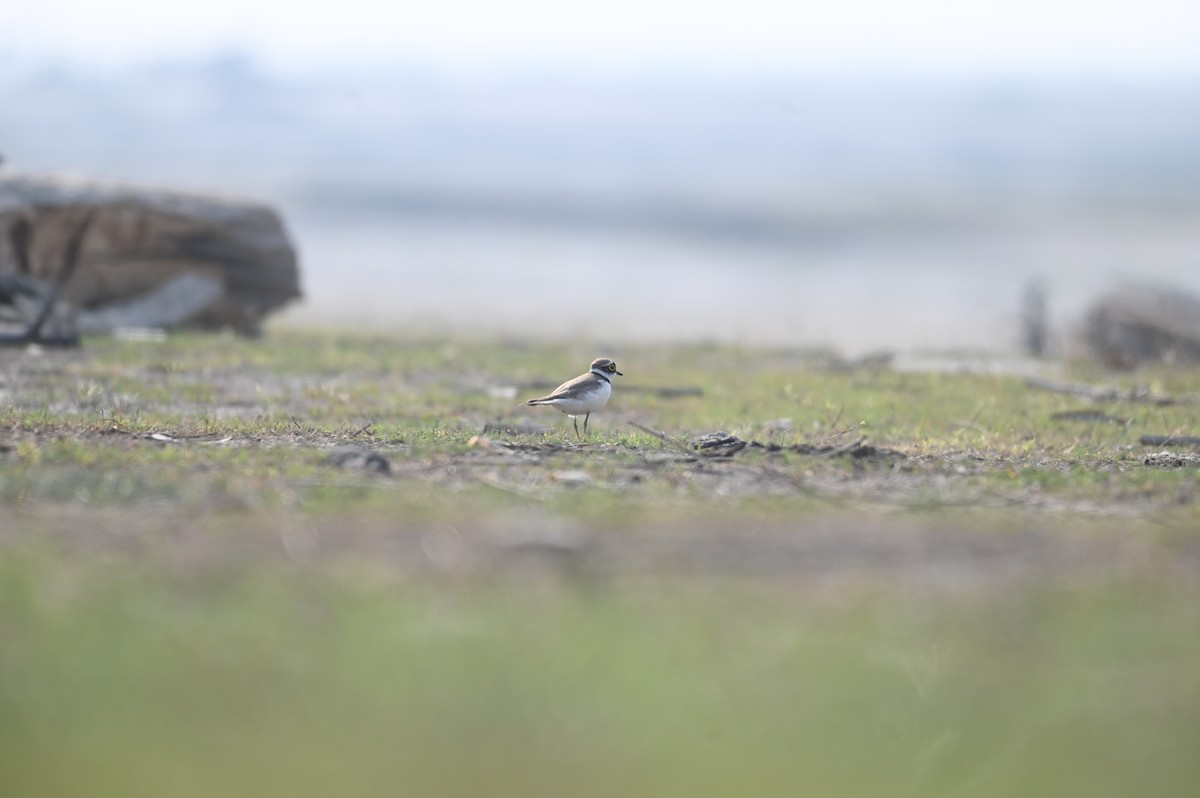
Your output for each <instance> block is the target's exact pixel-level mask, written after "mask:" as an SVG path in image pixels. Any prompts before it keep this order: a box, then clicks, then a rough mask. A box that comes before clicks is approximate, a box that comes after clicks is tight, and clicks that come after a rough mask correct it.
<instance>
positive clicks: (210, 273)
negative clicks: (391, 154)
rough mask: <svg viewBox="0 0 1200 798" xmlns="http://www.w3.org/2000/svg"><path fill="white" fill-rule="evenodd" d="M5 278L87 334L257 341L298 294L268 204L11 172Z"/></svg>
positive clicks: (4, 191) (2, 228) (1, 184)
mask: <svg viewBox="0 0 1200 798" xmlns="http://www.w3.org/2000/svg"><path fill="white" fill-rule="evenodd" d="M84 220H86V222H87V223H86V226H85V227H83V228H81V225H83V221H84ZM81 229H84V234H83V236H82V240H75V238H77V237H78V234H79V231H80V230H81ZM72 247H74V248H75V249H74V251H72ZM5 277H7V278H8V284H10V285H16V284H25V285H32V286H41V287H42V288H41V294H42V295H43V296H54V297H55V299H56V300H57V301H58V303H59V304H60V305H64V306H66V308H67V310H66V311H65V313H66V315H68V316H69V317H70V320H71V322H72V325H73V326H74V327H75V328H77V329H78V330H80V331H82V332H107V331H111V330H113V329H115V328H119V327H162V328H181V327H191V328H200V329H226V328H228V329H233V330H236V331H238V332H241V333H245V334H254V333H257V332H258V330H259V329H260V325H261V323H262V320H263V318H264V317H265V316H266V315H267V314H268V313H270V312H272V311H274V310H277V309H278V308H280V307H282V306H283V305H284V304H286V303H288V302H290V301H292V300H294V299H297V298H298V297H299V296H300V281H299V271H298V267H297V262H296V252H295V249H294V248H293V246H292V244H291V241H290V240H289V238H288V235H287V232H286V230H285V229H284V226H283V223H282V221H281V219H280V217H279V215H278V214H277V213H275V211H273V210H272V209H271V208H270V207H268V206H266V205H263V204H260V203H255V202H248V201H245V200H239V199H230V198H224V197H215V196H208V195H201V194H190V193H183V192H177V191H166V190H160V189H149V188H143V187H137V186H130V185H126V184H121V183H107V182H99V181H93V180H84V179H79V178H71V177H62V176H31V175H20V174H16V173H11V172H0V284H2V283H3V282H4V280H3V279H2V278H5ZM58 312H59V313H63V312H64V311H63V310H62V309H61V308H60V310H59V311H58ZM26 315H29V314H28V312H27V313H26Z"/></svg>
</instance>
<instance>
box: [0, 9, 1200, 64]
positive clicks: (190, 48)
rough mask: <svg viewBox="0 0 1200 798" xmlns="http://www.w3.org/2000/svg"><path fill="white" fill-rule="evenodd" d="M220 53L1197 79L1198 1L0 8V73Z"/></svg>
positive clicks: (289, 60) (357, 60) (294, 60)
mask: <svg viewBox="0 0 1200 798" xmlns="http://www.w3.org/2000/svg"><path fill="white" fill-rule="evenodd" d="M233 51H237V52H242V53H245V54H248V55H251V56H254V57H257V58H261V59H262V60H263V61H264V62H266V63H268V64H270V65H273V66H277V67H283V68H287V69H306V68H318V69H319V68H323V67H327V66H330V65H334V64H339V63H341V64H346V65H348V66H376V65H385V64H387V63H389V62H396V63H404V64H425V65H428V66H431V67H435V68H446V69H479V68H484V69H488V68H495V67H529V66H533V67H551V68H563V69H577V70H584V71H599V72H609V71H615V72H639V71H645V70H648V69H655V68H663V69H682V70H716V71H725V70H734V71H739V70H740V71H755V72H764V71H765V72H784V73H787V72H796V71H811V70H850V71H890V70H901V71H914V72H930V71H933V72H937V71H946V70H950V71H966V72H984V73H997V72H998V73H1005V72H1018V73H1030V72H1033V73H1040V72H1084V73H1094V72H1100V73H1109V74H1133V75H1141V74H1151V75H1153V74H1160V75H1161V74H1167V75H1170V74H1180V73H1184V74H1189V73H1190V74H1192V75H1200V1H1198V0H1001V1H1000V2H988V3H981V2H970V0H818V1H814V2H803V0H793V1H792V2H779V1H778V0H738V1H737V2H723V3H713V2H703V1H702V0H657V1H656V0H604V1H603V2H595V3H587V4H583V3H572V2H569V0H496V2H481V1H480V0H419V1H417V2H411V1H408V2H406V1H405V0H399V1H398V2H387V0H382V2H381V0H338V1H337V2H331V3H322V4H320V5H311V4H305V3H302V2H299V3H298V2H296V0H201V2H196V3H187V4H179V3H171V2H163V1H162V0H151V1H150V2H147V0H102V2H97V0H16V2H15V3H14V2H13V0H8V1H7V2H5V3H4V4H3V7H2V8H0V66H3V64H4V63H5V62H8V63H13V62H14V61H15V62H18V63H21V62H45V61H69V62H74V63H76V64H80V65H85V66H88V65H96V66H109V65H121V64H126V63H143V62H147V61H155V60H162V59H169V58H190V57H197V56H199V57H203V56H205V55H208V54H212V53H221V52H225V53H228V52H233Z"/></svg>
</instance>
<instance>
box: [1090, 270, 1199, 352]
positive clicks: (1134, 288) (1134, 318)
mask: <svg viewBox="0 0 1200 798" xmlns="http://www.w3.org/2000/svg"><path fill="white" fill-rule="evenodd" d="M1084 336H1085V340H1086V342H1087V345H1088V348H1089V349H1091V351H1092V353H1093V354H1095V355H1096V357H1097V358H1099V359H1100V360H1101V361H1102V362H1104V363H1105V364H1106V365H1109V366H1113V367H1116V368H1132V367H1133V366H1136V365H1138V364H1139V363H1150V362H1165V363H1180V364H1182V363H1200V298H1198V297H1195V296H1191V295H1189V294H1187V293H1185V292H1182V291H1178V290H1173V289H1167V288H1159V287H1154V286H1145V285H1124V286H1120V287H1118V288H1116V289H1115V290H1113V291H1111V292H1109V293H1107V294H1105V295H1104V296H1102V297H1100V299H1099V300H1097V301H1096V303H1095V304H1094V305H1093V306H1092V309H1091V310H1090V312H1089V313H1088V315H1087V320H1086V322H1085V328H1084Z"/></svg>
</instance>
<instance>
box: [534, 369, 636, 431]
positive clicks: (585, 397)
mask: <svg viewBox="0 0 1200 798" xmlns="http://www.w3.org/2000/svg"><path fill="white" fill-rule="evenodd" d="M614 375H615V376H618V377H623V376H625V375H624V374H622V373H621V372H619V371H617V364H616V363H614V362H613V361H612V359H611V358H607V357H598V358H596V359H595V360H593V361H592V367H591V368H590V369H589V370H588V372H587V373H586V374H580V375H579V376H578V377H576V378H575V379H573V380H567V381H566V382H564V383H563V384H562V385H560V386H558V387H557V388H555V389H554V392H553V393H549V394H546V395H545V396H541V397H538V398H537V399H530V400H529V401H528V402H523V403H522V404H526V405H535V406H536V405H550V406H551V407H553V408H554V409H555V410H558V411H559V412H560V413H565V414H567V415H568V416H570V417H571V422H572V423H573V424H574V426H575V435H576V436H579V416H583V431H584V432H587V427H588V419H589V418H591V415H592V413H595V412H596V411H597V410H599V409H600V408H602V407H604V405H605V403H607V402H608V397H610V396H612V378H613V376H614Z"/></svg>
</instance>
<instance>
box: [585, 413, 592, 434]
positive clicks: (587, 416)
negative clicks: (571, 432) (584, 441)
mask: <svg viewBox="0 0 1200 798" xmlns="http://www.w3.org/2000/svg"><path fill="white" fill-rule="evenodd" d="M591 417H592V414H591V413H588V414H587V415H585V416H584V417H583V434H584V435H587V423H588V419H590V418H591Z"/></svg>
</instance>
